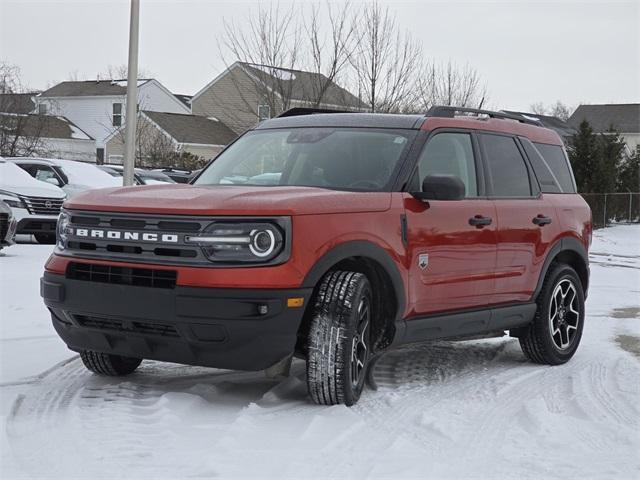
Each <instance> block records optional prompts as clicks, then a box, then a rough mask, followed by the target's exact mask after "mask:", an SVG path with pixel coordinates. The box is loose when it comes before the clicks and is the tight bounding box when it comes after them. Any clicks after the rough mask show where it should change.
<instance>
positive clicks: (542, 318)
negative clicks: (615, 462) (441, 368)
mask: <svg viewBox="0 0 640 480" xmlns="http://www.w3.org/2000/svg"><path fill="white" fill-rule="evenodd" d="M591 231H592V228H591V214H590V210H589V207H588V206H587V204H586V203H585V202H584V200H583V199H582V198H581V197H580V196H579V195H577V194H576V185H575V182H574V179H573V175H572V172H571V168H570V165H569V163H568V161H567V157H566V154H565V151H564V149H563V146H562V141H561V140H560V138H559V137H558V135H557V134H556V133H555V132H553V131H551V130H548V129H546V128H543V127H541V126H540V125H539V124H537V122H536V121H534V120H530V119H528V118H526V117H522V116H517V115H511V114H506V113H499V112H488V111H479V110H470V109H458V108H453V107H434V108H432V109H431V110H430V111H429V112H428V113H427V114H426V115H381V114H366V113H323V112H321V111H313V110H311V111H304V110H300V109H297V110H295V111H289V112H286V113H285V114H283V115H282V116H281V117H279V118H275V119H272V120H268V121H265V122H263V123H261V124H260V125H258V126H257V127H256V128H255V129H253V130H251V131H249V132H247V133H246V134H244V135H242V136H241V137H240V138H239V139H238V140H237V141H235V142H234V143H233V144H232V145H230V146H229V147H228V148H227V149H226V150H225V151H224V152H223V153H222V154H221V155H220V156H218V157H217V158H216V159H215V161H213V162H211V163H210V164H209V165H208V166H207V167H206V168H205V169H204V171H203V172H202V173H201V174H200V175H199V176H198V177H197V178H196V179H195V180H193V181H192V184H191V185H171V186H147V187H144V186H143V187H130V188H112V189H103V190H94V191H91V192H88V193H84V194H81V195H78V196H76V197H74V198H72V199H70V200H67V201H66V203H65V205H64V210H63V213H62V214H61V216H60V220H59V222H58V239H57V245H56V248H55V251H54V253H53V255H52V256H51V257H50V258H49V260H48V261H47V264H46V271H45V273H44V277H43V278H42V281H41V293H42V296H43V297H44V302H45V303H46V305H47V306H48V307H49V309H50V311H51V314H52V319H53V325H54V327H55V329H56V331H57V332H58V334H59V335H60V337H62V339H63V340H64V341H65V342H66V344H67V345H68V346H69V348H70V349H71V350H74V351H77V352H79V353H80V356H81V358H82V360H83V362H84V364H85V365H86V367H87V368H88V369H89V370H91V371H93V372H95V373H98V374H103V375H126V374H129V373H131V372H133V371H134V370H135V369H136V368H137V367H138V365H139V364H140V362H141V359H154V360H162V361H169V362H178V363H184V364H191V365H203V366H209V367H217V368H225V369H238V370H263V369H268V371H270V372H271V373H275V372H285V371H286V370H287V366H288V365H289V364H290V362H291V358H292V356H293V355H296V356H299V357H301V358H304V359H306V365H307V383H308V390H309V395H310V397H311V399H312V400H313V401H314V402H316V403H320V404H339V403H344V404H346V405H352V404H354V403H355V402H356V401H357V400H358V398H359V397H360V394H361V392H362V390H363V386H364V383H365V379H366V372H367V368H368V367H370V366H371V363H372V362H373V360H374V359H377V358H379V355H380V354H382V353H383V352H385V351H386V350H389V349H390V348H395V347H397V346H399V345H402V344H406V343H410V342H420V341H426V340H433V339H465V338H470V337H478V336H489V335H492V334H496V335H498V334H499V335H502V334H504V333H505V331H508V332H509V334H510V335H511V336H513V337H517V338H518V339H519V341H520V345H521V346H522V350H523V351H524V354H525V355H526V356H527V357H528V358H529V359H530V360H532V361H534V362H537V363H542V364H549V365H556V364H561V363H564V362H566V361H568V360H569V359H570V358H571V357H572V356H573V354H574V353H575V351H576V349H577V348H578V344H579V343H580V337H581V335H582V329H583V322H584V316H585V307H584V300H585V296H586V292H587V286H588V282H589V264H588V257H587V251H588V248H589V244H590V240H591Z"/></svg>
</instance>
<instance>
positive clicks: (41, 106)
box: [38, 103, 49, 115]
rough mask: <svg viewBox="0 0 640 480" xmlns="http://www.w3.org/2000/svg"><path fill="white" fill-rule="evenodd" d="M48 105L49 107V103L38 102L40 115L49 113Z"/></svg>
mask: <svg viewBox="0 0 640 480" xmlns="http://www.w3.org/2000/svg"><path fill="white" fill-rule="evenodd" d="M47 107H48V105H47V104H46V103H39V104H38V113H39V114H40V115H46V114H47V113H49V109H48V108H47Z"/></svg>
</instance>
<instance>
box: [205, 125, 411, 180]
mask: <svg viewBox="0 0 640 480" xmlns="http://www.w3.org/2000/svg"><path fill="white" fill-rule="evenodd" d="M414 136H415V132H414V131H411V130H390V129H358V128H292V129H274V130H255V131H252V132H249V133H248V134H246V135H244V136H243V137H241V138H240V139H239V140H238V141H236V142H235V143H234V144H233V145H231V146H230V147H229V148H228V149H227V150H225V151H224V152H223V153H221V154H220V155H219V156H218V157H217V158H216V160H215V161H214V162H213V163H212V164H211V165H210V166H209V167H208V168H207V169H206V170H205V171H204V172H202V174H201V175H200V176H199V177H198V179H197V180H196V182H195V184H196V185H265V186H267V185H281V186H293V185H295V186H308V187H321V188H332V189H344V190H361V191H381V190H384V189H385V187H388V185H389V184H390V183H391V181H392V178H393V177H392V174H393V172H394V171H395V169H396V167H397V166H398V163H399V161H400V159H401V158H402V156H403V155H404V153H405V152H406V150H407V148H408V146H409V145H410V144H411V141H412V140H413V138H414Z"/></svg>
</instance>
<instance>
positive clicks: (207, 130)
mask: <svg viewBox="0 0 640 480" xmlns="http://www.w3.org/2000/svg"><path fill="white" fill-rule="evenodd" d="M142 113H143V114H144V115H145V116H146V117H148V118H149V119H150V120H151V121H152V122H154V123H155V124H156V125H158V126H159V127H160V128H161V129H162V130H164V131H165V132H167V133H168V134H169V135H170V136H171V137H172V138H174V139H175V140H176V141H177V142H178V143H195V144H202V145H227V144H228V143H230V142H232V141H233V140H235V139H236V137H237V135H236V134H235V133H234V132H233V130H231V129H230V128H229V127H228V126H227V125H225V124H224V123H222V122H220V121H217V120H212V119H210V118H207V117H200V116H198V115H187V114H181V113H163V112H150V111H146V110H145V111H143V112H142Z"/></svg>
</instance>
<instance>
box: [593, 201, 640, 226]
mask: <svg viewBox="0 0 640 480" xmlns="http://www.w3.org/2000/svg"><path fill="white" fill-rule="evenodd" d="M582 198H584V199H585V201H586V202H587V203H588V204H589V206H590V207H591V214H592V215H593V228H604V227H606V226H607V225H610V224H612V223H640V193H638V192H629V193H583V194H582Z"/></svg>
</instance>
